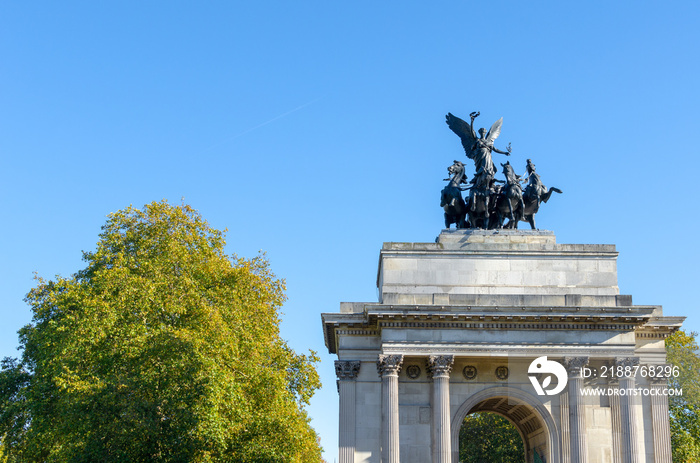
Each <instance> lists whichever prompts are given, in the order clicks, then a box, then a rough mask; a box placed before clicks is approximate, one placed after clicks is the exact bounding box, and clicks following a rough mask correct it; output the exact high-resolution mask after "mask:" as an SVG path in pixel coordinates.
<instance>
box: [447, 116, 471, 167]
mask: <svg viewBox="0 0 700 463" xmlns="http://www.w3.org/2000/svg"><path fill="white" fill-rule="evenodd" d="M445 119H446V120H445V122H446V123H447V126H448V127H449V128H450V130H452V131H453V132H454V133H456V134H457V135H458V136H459V138H460V140H462V147H464V151H465V152H466V153H467V157H469V158H471V157H472V146H474V143H475V142H476V133H474V130H472V127H471V125H469V124H468V123H467V122H466V121H463V120H462V119H460V118H459V117H457V116H454V115H453V114H452V113H447V116H445Z"/></svg>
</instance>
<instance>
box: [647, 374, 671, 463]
mask: <svg viewBox="0 0 700 463" xmlns="http://www.w3.org/2000/svg"><path fill="white" fill-rule="evenodd" d="M654 366H657V365H654ZM663 366H664V367H665V366H667V365H663ZM649 382H650V383H651V391H650V393H651V394H652V395H651V418H652V422H651V429H652V432H653V435H654V462H656V463H671V427H670V424H669V422H668V396H665V395H664V391H665V390H666V389H667V388H668V379H667V378H666V377H663V376H661V377H658V376H657V377H654V378H649Z"/></svg>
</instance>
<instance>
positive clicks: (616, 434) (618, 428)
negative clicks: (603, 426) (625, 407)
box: [607, 364, 622, 463]
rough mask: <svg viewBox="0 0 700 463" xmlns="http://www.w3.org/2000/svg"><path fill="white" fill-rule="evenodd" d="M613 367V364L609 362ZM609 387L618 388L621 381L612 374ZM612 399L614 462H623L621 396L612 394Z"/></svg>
mask: <svg viewBox="0 0 700 463" xmlns="http://www.w3.org/2000/svg"><path fill="white" fill-rule="evenodd" d="M607 366H608V367H610V368H612V366H613V364H608V365H607ZM607 386H608V389H613V390H617V389H619V387H620V381H619V380H618V379H617V378H616V377H614V376H611V377H610V378H609V380H608V384H607ZM608 397H609V399H610V419H611V421H612V460H613V463H622V422H621V421H620V396H619V395H617V394H612V395H609V396H608Z"/></svg>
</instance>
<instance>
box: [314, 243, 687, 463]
mask: <svg viewBox="0 0 700 463" xmlns="http://www.w3.org/2000/svg"><path fill="white" fill-rule="evenodd" d="M616 259H617V252H616V250H615V246H613V245H590V244H587V245H579V244H558V243H557V242H556V238H555V236H554V234H553V233H552V232H548V231H530V230H499V231H478V230H477V231H474V230H443V232H442V233H441V234H440V236H439V237H438V238H437V240H436V241H435V242H434V243H385V244H384V246H383V247H382V250H381V252H380V257H379V270H378V273H377V286H378V289H379V301H378V302H376V303H370V302H351V303H341V305H340V312H338V313H324V314H323V315H322V319H323V329H324V336H325V339H326V345H327V346H328V349H329V351H330V352H331V353H335V354H338V356H339V358H340V359H343V360H342V361H346V360H344V359H354V360H356V361H360V362H363V363H370V362H372V363H373V362H377V365H378V371H379V375H375V374H370V373H368V372H367V369H364V370H362V371H360V372H359V374H357V376H356V377H355V379H349V378H343V377H341V376H342V375H341V374H339V390H340V402H341V417H340V424H341V455H340V457H341V462H350V461H353V462H363V463H380V462H381V463H389V462H390V463H398V462H399V461H401V463H425V462H426V461H433V462H440V463H448V462H453V463H456V462H457V458H458V448H459V445H458V444H459V439H458V435H459V430H460V427H461V425H462V422H463V420H464V418H465V416H467V415H468V414H470V413H474V412H476V411H479V412H494V413H498V414H501V415H502V416H506V417H508V418H509V419H510V421H511V422H512V423H514V424H515V426H516V427H517V428H518V430H519V432H520V434H521V435H522V436H523V439H524V440H523V447H524V448H523V450H524V454H525V455H527V461H528V463H534V461H535V458H536V455H537V456H539V457H541V458H542V459H543V460H544V461H547V462H548V463H560V462H572V463H581V462H588V463H603V462H605V463H607V462H610V461H624V462H649V463H650V462H654V461H670V456H669V455H670V453H669V452H670V445H669V444H668V442H669V440H668V432H669V431H668V416H667V402H666V401H665V400H663V398H662V397H659V396H657V397H654V398H653V399H652V398H651V396H643V397H640V398H638V399H634V400H632V401H630V400H629V397H627V398H625V397H623V396H620V397H617V398H616V397H608V396H584V395H583V393H582V390H584V389H590V388H596V387H601V386H602V387H604V388H606V389H607V388H609V386H608V384H607V383H606V382H605V381H604V380H602V379H601V378H598V379H595V378H588V379H584V378H583V375H581V374H580V373H581V368H584V367H585V368H590V369H597V370H598V371H600V369H601V368H602V367H603V366H605V365H607V366H608V367H609V365H610V364H611V363H612V362H615V361H617V360H618V359H632V360H631V361H632V362H638V364H639V365H660V364H664V363H665V361H666V353H665V347H664V339H665V337H666V336H668V335H669V334H670V333H672V332H673V331H674V330H676V329H678V327H680V325H681V322H682V321H683V318H682V317H666V316H664V315H663V312H662V309H661V307H659V306H650V305H633V304H632V297H631V296H628V295H621V294H620V293H619V289H618V286H617V264H616ZM543 356H546V357H547V358H548V359H549V361H552V362H557V363H558V364H560V365H567V366H568V367H569V373H568V377H566V376H567V375H566V374H564V375H563V376H564V377H562V378H561V379H559V378H557V379H553V378H552V377H550V378H545V376H546V375H545V374H540V375H539V376H533V374H532V373H530V370H529V369H530V368H531V364H532V363H533V361H534V360H535V359H536V358H541V357H543ZM402 365H405V366H406V368H403V369H402ZM426 366H427V368H426ZM562 368H563V367H562ZM577 372H578V373H579V374H577ZM533 378H536V379H537V381H540V382H541V385H542V387H543V388H544V389H547V390H552V388H554V387H555V386H556V385H557V384H558V381H559V380H562V381H563V380H566V381H568V385H567V386H566V387H563V392H562V393H560V394H559V395H548V393H547V392H546V391H543V395H538V392H537V391H536V390H535V388H534V386H533V382H532V381H533ZM620 379H621V381H620V387H631V386H634V387H641V386H644V387H646V386H648V384H647V382H646V381H642V383H639V382H637V383H635V384H632V383H631V382H630V381H634V378H631V379H625V380H624V383H623V381H622V378H620ZM545 383H546V384H545ZM650 387H652V386H650ZM653 387H663V385H653ZM636 400H638V401H639V403H637V402H635V401H636ZM353 404H354V405H353ZM353 407H354V410H353ZM648 411H650V412H648ZM652 417H653V418H652ZM360 423H362V424H360ZM351 453H354V455H351Z"/></svg>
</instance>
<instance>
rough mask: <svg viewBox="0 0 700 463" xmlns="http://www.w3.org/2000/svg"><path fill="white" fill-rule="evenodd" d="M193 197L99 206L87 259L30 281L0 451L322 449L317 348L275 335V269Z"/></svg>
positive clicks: (160, 455)
mask: <svg viewBox="0 0 700 463" xmlns="http://www.w3.org/2000/svg"><path fill="white" fill-rule="evenodd" d="M224 246H225V241H224V235H223V233H221V232H219V231H217V230H215V229H212V228H210V227H209V225H208V224H207V223H206V222H205V221H204V220H203V219H202V218H201V217H200V215H199V214H198V213H197V212H196V211H194V210H193V209H192V208H190V207H189V206H186V205H182V206H171V205H169V204H168V203H167V202H165V201H163V202H153V203H151V204H148V205H146V206H145V207H144V208H143V209H142V210H139V209H135V208H132V207H129V208H127V209H125V210H123V211H119V212H116V213H113V214H110V215H109V216H108V220H107V222H106V224H105V225H104V226H103V227H102V233H101V234H100V239H99V241H98V243H97V249H96V251H94V252H87V253H83V259H84V261H85V262H87V267H86V268H85V269H83V270H80V271H79V272H77V273H76V274H75V275H73V276H71V277H70V278H61V277H57V278H56V279H55V281H45V280H43V279H41V278H39V279H38V284H37V286H36V287H35V288H33V289H32V290H31V291H30V292H29V294H28V295H27V297H26V301H27V302H28V303H29V304H30V306H31V309H32V311H33V319H32V322H31V324H29V325H27V326H25V327H24V328H22V329H21V330H20V346H21V347H20V348H21V350H22V356H21V359H19V360H16V359H5V361H4V362H3V364H2V371H1V372H0V399H1V402H0V440H1V441H2V445H3V447H4V451H5V453H6V454H7V455H8V458H9V461H18V462H24V461H47V462H64V461H71V462H88V461H103V462H126V461H130V462H141V461H144V462H145V461H149V462H150V461H155V462H159V461H161V462H180V461H182V462H185V461H187V462H190V461H192V462H204V461H212V462H214V461H222V462H228V461H230V462H303V463H307V462H319V461H321V456H320V452H321V450H320V446H319V445H318V439H317V435H316V433H315V432H314V430H313V429H312V428H311V427H310V425H309V419H308V417H307V414H306V412H305V410H304V405H306V404H308V402H309V399H310V397H311V396H312V394H313V393H314V391H315V390H316V389H317V388H318V387H320V382H319V378H318V375H317V373H316V370H315V368H314V364H315V362H317V361H318V358H317V356H316V354H315V353H314V352H313V351H311V352H310V353H309V354H308V355H299V354H296V353H295V352H294V351H293V350H292V349H291V348H290V347H289V346H288V345H287V344H286V343H285V342H284V341H283V340H282V339H281V338H280V336H279V322H280V319H279V309H280V307H281V304H282V302H283V301H284V299H285V295H284V283H283V282H282V281H280V280H278V279H277V278H276V277H275V276H274V275H273V274H272V273H271V271H270V268H269V265H268V263H267V261H266V260H265V259H264V258H263V257H262V256H258V257H256V258H253V259H242V258H237V257H235V256H234V257H233V258H229V257H227V255H226V254H225V252H224Z"/></svg>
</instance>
